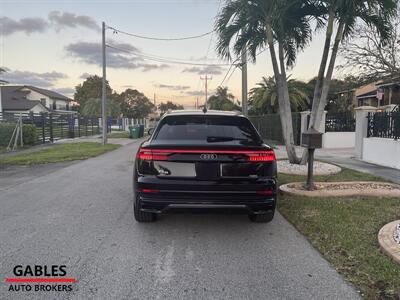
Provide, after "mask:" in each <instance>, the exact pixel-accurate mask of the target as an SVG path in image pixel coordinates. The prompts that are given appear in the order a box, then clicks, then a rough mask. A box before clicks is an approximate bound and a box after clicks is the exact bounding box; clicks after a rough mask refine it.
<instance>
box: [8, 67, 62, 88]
mask: <svg viewBox="0 0 400 300" xmlns="http://www.w3.org/2000/svg"><path fill="white" fill-rule="evenodd" d="M64 78H68V76H67V75H66V74H64V73H60V72H56V71H53V72H45V73H35V72H30V71H19V70H14V71H12V70H7V72H6V73H3V74H2V75H1V79H4V80H6V81H8V82H9V83H14V84H25V85H34V86H38V87H44V88H46V87H51V86H53V85H54V84H55V83H56V82H57V81H58V80H59V79H64Z"/></svg>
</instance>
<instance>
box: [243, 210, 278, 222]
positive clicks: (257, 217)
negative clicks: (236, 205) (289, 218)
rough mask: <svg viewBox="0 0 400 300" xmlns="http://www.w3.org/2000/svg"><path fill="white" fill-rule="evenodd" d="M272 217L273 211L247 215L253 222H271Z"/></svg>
mask: <svg viewBox="0 0 400 300" xmlns="http://www.w3.org/2000/svg"><path fill="white" fill-rule="evenodd" d="M273 218H274V213H273V212H268V213H263V214H251V215H249V219H250V221H252V222H255V223H268V222H271V221H272V219H273Z"/></svg>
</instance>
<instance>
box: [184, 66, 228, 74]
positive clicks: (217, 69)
mask: <svg viewBox="0 0 400 300" xmlns="http://www.w3.org/2000/svg"><path fill="white" fill-rule="evenodd" d="M224 69H225V67H223V66H205V67H191V68H185V69H183V70H182V73H195V74H199V75H205V74H209V75H221V74H222V73H223V72H224Z"/></svg>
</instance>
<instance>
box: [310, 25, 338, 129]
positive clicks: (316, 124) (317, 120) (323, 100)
mask: <svg viewBox="0 0 400 300" xmlns="http://www.w3.org/2000/svg"><path fill="white" fill-rule="evenodd" d="M343 29H344V22H340V23H339V27H338V29H337V33H336V37H335V42H334V44H333V48H332V54H331V58H330V61H329V66H328V70H327V73H326V76H325V80H324V85H323V88H322V95H321V99H320V102H319V106H318V109H317V113H316V114H315V119H314V128H319V127H320V125H321V120H322V116H323V114H324V111H325V106H326V104H327V101H328V93H329V87H330V84H331V80H332V75H333V70H334V69H335V63H336V57H337V53H338V50H339V44H340V42H341V41H342V37H343Z"/></svg>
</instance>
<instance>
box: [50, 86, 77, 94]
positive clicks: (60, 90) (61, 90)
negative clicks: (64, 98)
mask: <svg viewBox="0 0 400 300" xmlns="http://www.w3.org/2000/svg"><path fill="white" fill-rule="evenodd" d="M54 91H56V92H58V93H60V94H64V95H72V94H74V93H75V89H74V88H69V87H65V88H56V89H54Z"/></svg>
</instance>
